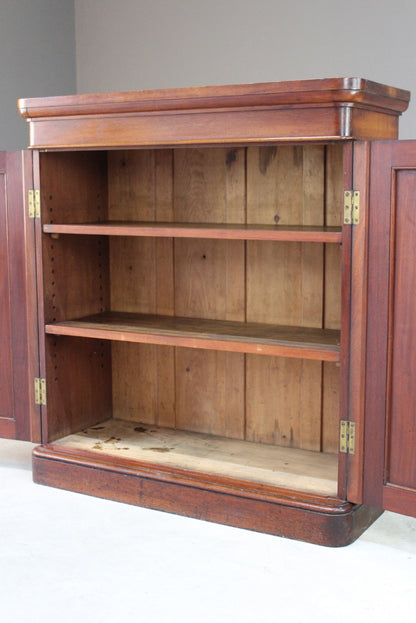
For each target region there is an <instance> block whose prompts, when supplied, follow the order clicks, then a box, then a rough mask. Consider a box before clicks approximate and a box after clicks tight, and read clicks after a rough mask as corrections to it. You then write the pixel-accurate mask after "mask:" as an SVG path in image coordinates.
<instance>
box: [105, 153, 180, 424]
mask: <svg viewBox="0 0 416 623" xmlns="http://www.w3.org/2000/svg"><path fill="white" fill-rule="evenodd" d="M108 170H109V216H110V218H111V219H118V220H121V221H122V222H123V225H122V231H124V230H125V227H126V225H125V224H124V223H126V222H128V221H130V220H133V221H135V222H137V221H141V220H146V221H150V222H153V223H157V222H158V220H162V221H163V222H169V221H170V220H172V218H173V156H172V152H171V151H169V150H166V151H148V150H142V151H130V150H129V151H123V150H122V151H113V152H109V154H108ZM110 276H111V308H112V309H117V310H120V311H124V312H135V313H138V312H142V313H160V314H167V315H172V314H173V313H174V279H173V244H172V240H171V239H156V238H154V237H152V238H141V239H139V238H129V237H124V236H123V237H121V238H114V237H111V239H110ZM112 369H113V374H112V383H113V412H114V414H115V416H116V417H123V418H125V419H131V420H137V418H139V417H141V418H142V420H143V421H146V422H149V423H155V424H159V425H164V426H174V425H175V409H176V406H175V358H174V349H173V348H171V347H168V346H166V347H162V348H161V347H159V346H154V345H151V344H131V343H121V342H120V343H113V344H112Z"/></svg>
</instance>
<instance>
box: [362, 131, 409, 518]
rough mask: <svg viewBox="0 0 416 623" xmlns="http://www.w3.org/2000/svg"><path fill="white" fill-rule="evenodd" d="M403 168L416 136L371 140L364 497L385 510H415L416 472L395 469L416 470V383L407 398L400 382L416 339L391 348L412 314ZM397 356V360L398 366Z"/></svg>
mask: <svg viewBox="0 0 416 623" xmlns="http://www.w3.org/2000/svg"><path fill="white" fill-rule="evenodd" d="M403 172H405V174H406V173H407V174H408V173H409V172H411V174H410V175H411V177H413V176H416V141H374V142H373V143H372V144H371V158H370V177H369V234H370V235H369V245H368V313H367V355H366V399H365V454H364V469H363V501H364V503H366V504H369V505H371V506H376V507H378V508H383V509H385V510H391V511H393V512H398V513H403V514H407V515H412V516H416V473H415V474H414V478H413V482H414V483H415V484H414V486H413V484H409V482H408V483H404V482H402V483H401V482H392V480H394V479H396V477H395V476H392V469H393V470H394V472H395V473H398V471H397V470H398V469H399V472H400V468H399V466H398V463H399V462H400V463H401V462H402V461H403V459H404V461H403V462H404V463H405V464H407V465H410V466H414V467H415V472H416V449H413V450H412V443H411V439H412V436H413V438H414V436H415V434H416V422H415V419H416V405H412V404H409V399H410V400H411V392H412V391H413V390H408V391H407V393H405V394H403V395H405V396H406V398H404V399H403V398H402V390H401V388H400V387H399V386H398V385H397V386H395V383H397V382H398V381H397V379H398V375H399V374H400V370H402V371H403V369H406V372H407V371H408V370H410V371H411V370H414V369H415V367H416V355H415V354H414V351H412V349H411V348H410V345H409V348H408V349H407V346H406V345H405V350H406V352H405V355H404V356H403V357H402V356H401V355H400V357H399V359H395V358H394V357H395V356H394V355H393V353H394V351H395V349H398V348H399V346H398V345H397V344H398V342H396V340H395V336H396V335H397V333H396V331H398V330H399V329H398V325H396V322H397V317H399V318H400V317H401V318H403V314H406V313H407V314H408V317H409V318H410V319H411V317H412V314H409V313H408V312H409V309H408V305H407V304H406V302H403V300H402V299H403V298H405V297H400V296H399V294H402V295H403V293H404V292H405V289H406V283H407V280H406V278H404V279H403V268H402V269H400V265H402V266H403V265H405V266H406V262H405V261H404V260H405V259H406V258H407V257H408V255H409V254H410V253H411V252H412V251H411V250H412V248H413V247H414V244H415V241H414V240H413V238H411V237H410V236H411V233H409V232H414V230H415V225H414V224H413V225H412V224H411V223H410V222H409V219H408V220H407V221H406V223H403V218H405V216H406V214H407V205H409V204H408V203H407V204H406V203H405V204H404V205H405V206H406V207H403V203H401V202H402V201H408V195H407V192H408V190H409V189H410V190H411V188H412V187H415V184H416V179H412V180H411V181H409V180H410V178H409V177H408V178H407V179H408V181H407V182H405V184H407V186H405V188H407V190H402V191H399V187H398V184H399V176H400V173H403ZM400 211H402V214H400ZM400 219H401V220H400ZM412 220H413V219H412ZM407 223H409V227H407ZM399 236H400V238H399ZM412 241H413V242H412ZM400 270H402V273H400ZM405 270H406V269H405ZM410 270H411V268H410ZM404 277H405V275H404ZM399 279H400V282H399ZM398 293H399V294H398ZM406 298H407V297H406ZM406 305H407V307H406ZM398 315H399V316H398ZM412 326H413V327H415V329H416V322H413V323H412V324H410V326H409V327H408V328H407V331H408V330H410V331H411V330H412ZM407 335H408V334H407ZM402 350H403V343H402ZM396 352H400V351H396ZM396 364H397V365H398V368H396V370H394V369H393V368H394V367H395V365H396ZM397 370H399V372H397ZM414 383H416V378H415V379H414ZM409 386H411V382H409ZM394 397H396V400H397V397H399V398H398V400H397V402H395V399H394ZM397 404H398V405H399V406H400V410H399V409H398V406H397ZM412 414H415V415H412ZM393 418H396V419H395V421H396V423H397V422H398V426H399V429H400V427H401V421H402V420H403V422H404V421H405V422H406V427H407V429H406V430H407V431H408V433H406V436H405V442H407V441H408V444H407V443H404V444H401V442H400V443H399V445H400V448H399V450H398V448H397V441H395V440H394V436H395V435H396V436H397V434H398V433H397V432H396V433H395V432H394V430H396V431H397V430H398V429H397V428H396V429H393V427H392V421H393ZM412 418H413V419H412ZM396 426H397V424H396ZM402 432H403V431H402ZM402 432H401V433H400V434H401V435H402V437H403V434H402ZM393 444H395V448H396V450H395V454H394V455H393V454H392V452H391V449H392V447H393ZM391 479H392V480H391ZM397 480H400V477H399V478H398V479H397Z"/></svg>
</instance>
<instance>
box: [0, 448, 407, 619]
mask: <svg viewBox="0 0 416 623" xmlns="http://www.w3.org/2000/svg"><path fill="white" fill-rule="evenodd" d="M31 449H32V446H31V444H27V443H23V442H11V441H4V440H1V441H0V621H1V623H9V622H10V623H21V622H26V621H27V622H28V623H29V622H31V623H37V622H40V621H42V622H48V621H55V622H59V623H66V622H71V623H74V622H80V623H83V622H84V621H88V622H92V623H104V622H105V623H107V622H111V623H112V622H115V623H120V622H130V621H134V622H138V621H145V622H146V623H153V622H155V623H165V622H166V623H176V622H181V623H191V622H192V623H206V622H207V623H208V622H209V623H214V622H215V623H223V622H224V623H225V622H227V623H228V622H230V621H234V622H241V623H246V622H247V623H248V622H250V623H262V622H266V621H267V622H269V621H271V622H274V621H276V622H277V621H279V622H282V623H294V622H296V623H298V622H299V623H304V622H307V621H319V622H322V621H323V622H326V621H334V622H335V623H343V622H344V621H345V622H347V621H348V623H351V621H355V622H357V621H358V622H361V621H372V620H374V621H377V622H379V621H389V622H391V623H398V622H402V621H403V622H412V623H413V622H414V621H415V620H416V520H415V519H409V518H405V517H401V516H399V515H394V514H392V513H385V514H384V515H383V516H382V517H381V518H380V519H379V520H378V521H377V522H376V523H375V524H374V525H373V526H372V527H371V528H370V529H369V530H368V531H367V532H366V533H365V534H364V535H363V536H362V537H361V538H360V539H359V540H358V541H357V542H356V543H354V544H353V545H351V546H349V547H346V548H342V549H328V548H323V547H318V546H314V545H308V544H305V543H298V542H295V541H290V540H287V539H281V538H277V537H272V536H267V535H263V534H256V533H254V532H248V531H245V530H239V529H234V528H229V527H225V526H219V525H215V524H210V523H206V522H203V521H197V520H193V519H186V518H184V517H178V516H174V515H169V514H166V513H160V512H156V511H151V510H147V509H142V508H136V507H132V506H127V505H123V504H118V503H115V502H110V501H107V500H97V499H94V498H91V497H88V496H82V495H78V494H74V493H70V492H66V491H59V490H56V489H51V488H48V487H41V486H38V485H35V484H33V483H32V479H31V471H30V460H31V456H30V455H31Z"/></svg>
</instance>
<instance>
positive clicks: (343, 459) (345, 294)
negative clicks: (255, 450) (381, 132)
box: [337, 143, 354, 499]
mask: <svg viewBox="0 0 416 623" xmlns="http://www.w3.org/2000/svg"><path fill="white" fill-rule="evenodd" d="M353 148H354V143H349V144H348V145H345V146H344V148H343V180H342V181H343V188H344V190H348V189H350V188H352V187H353V181H354V180H353V162H354V159H353ZM342 200H344V197H343V195H342ZM342 220H343V219H342ZM352 236H353V229H352V228H351V227H349V226H346V225H343V244H342V255H341V309H340V313H341V319H340V320H341V325H340V326H341V361H340V383H339V416H338V417H339V420H348V409H349V379H350V331H351V325H350V310H351V245H352ZM337 429H338V435H339V423H338V427H337ZM338 456H339V462H338V495H339V496H340V497H342V498H344V497H345V498H346V499H348V490H347V480H348V465H347V455H346V454H343V453H339V455H338Z"/></svg>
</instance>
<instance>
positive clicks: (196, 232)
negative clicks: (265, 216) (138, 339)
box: [43, 221, 342, 243]
mask: <svg viewBox="0 0 416 623" xmlns="http://www.w3.org/2000/svg"><path fill="white" fill-rule="evenodd" d="M43 231H44V233H47V234H56V235H58V234H77V235H79V234H84V235H91V236H94V235H95V236H103V235H104V236H146V237H162V238H212V239H225V240H278V241H288V242H335V243H340V242H341V241H342V231H341V228H340V227H314V226H289V225H287V226H286V225H240V224H222V223H156V222H149V223H145V222H131V221H129V222H126V221H108V222H97V223H70V224H64V223H47V224H44V225H43Z"/></svg>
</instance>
